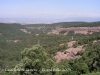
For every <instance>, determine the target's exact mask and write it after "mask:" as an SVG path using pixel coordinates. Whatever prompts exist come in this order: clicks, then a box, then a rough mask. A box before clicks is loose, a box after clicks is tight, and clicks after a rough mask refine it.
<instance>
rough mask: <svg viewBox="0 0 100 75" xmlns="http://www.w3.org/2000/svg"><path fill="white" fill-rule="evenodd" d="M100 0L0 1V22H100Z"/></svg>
mask: <svg viewBox="0 0 100 75" xmlns="http://www.w3.org/2000/svg"><path fill="white" fill-rule="evenodd" d="M99 3H100V0H0V22H7V23H55V22H72V21H84V22H94V21H100V10H99V6H100V4H99Z"/></svg>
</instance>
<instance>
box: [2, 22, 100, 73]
mask: <svg viewBox="0 0 100 75" xmlns="http://www.w3.org/2000/svg"><path fill="white" fill-rule="evenodd" d="M95 62H97V64H96V66H94V63H95ZM33 67H35V68H36V69H39V71H38V72H37V71H33V72H30V71H29V72H28V73H30V74H33V75H34V74H36V75H39V74H43V75H45V74H47V73H48V75H51V74H52V75H82V74H83V75H84V74H88V73H93V72H97V73H98V72H99V69H100V22H90V23H88V22H61V23H53V24H28V25H21V24H16V23H12V24H7V23H0V70H1V71H0V74H1V75H4V74H5V75H13V74H14V75H18V74H20V73H22V72H21V71H20V72H15V73H13V72H8V71H4V70H5V69H10V68H16V69H18V68H24V69H33ZM42 68H47V69H48V68H61V69H64V68H70V69H71V71H64V72H63V71H53V72H52V71H50V72H42V71H41V69H42ZM23 73H26V71H23Z"/></svg>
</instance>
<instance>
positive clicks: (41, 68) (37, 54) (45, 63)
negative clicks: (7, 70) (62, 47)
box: [15, 45, 55, 75]
mask: <svg viewBox="0 0 100 75" xmlns="http://www.w3.org/2000/svg"><path fill="white" fill-rule="evenodd" d="M21 54H22V60H21V61H20V63H19V64H18V65H16V66H15V69H16V70H17V69H21V70H22V69H24V70H23V71H19V72H17V75H18V74H19V75H33V74H35V75H46V74H48V75H53V74H54V73H55V72H53V71H45V70H47V69H51V68H53V66H54V61H53V60H52V59H51V58H49V56H48V54H47V53H46V52H45V50H44V49H43V48H42V47H41V46H39V45H35V46H33V47H32V48H25V49H24V50H23V51H22V52H21ZM27 70H29V71H27ZM30 70H32V71H30Z"/></svg>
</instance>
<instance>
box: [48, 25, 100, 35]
mask: <svg viewBox="0 0 100 75" xmlns="http://www.w3.org/2000/svg"><path fill="white" fill-rule="evenodd" d="M61 31H66V33H65V34H67V33H68V32H69V31H74V33H75V34H77V33H81V34H87V33H89V34H92V33H93V32H100V27H68V28H57V29H55V30H52V31H51V32H48V34H59V33H60V32H61Z"/></svg>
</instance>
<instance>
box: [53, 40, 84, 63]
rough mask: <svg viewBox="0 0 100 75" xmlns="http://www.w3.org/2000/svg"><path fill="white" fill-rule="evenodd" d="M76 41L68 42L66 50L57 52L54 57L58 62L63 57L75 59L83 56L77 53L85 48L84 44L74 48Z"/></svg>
mask: <svg viewBox="0 0 100 75" xmlns="http://www.w3.org/2000/svg"><path fill="white" fill-rule="evenodd" d="M75 42H76V41H71V42H68V43H67V44H68V47H69V48H68V49H66V50H65V51H64V52H57V54H56V56H55V57H54V58H55V59H56V62H57V63H58V62H60V61H61V60H62V59H64V60H69V59H75V58H80V57H81V56H79V55H77V53H78V52H79V51H81V50H84V49H83V46H78V47H76V48H73V47H72V46H73V44H74V43H75Z"/></svg>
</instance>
